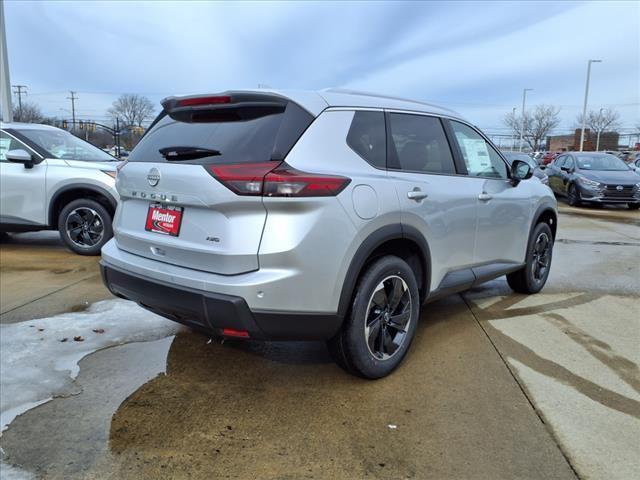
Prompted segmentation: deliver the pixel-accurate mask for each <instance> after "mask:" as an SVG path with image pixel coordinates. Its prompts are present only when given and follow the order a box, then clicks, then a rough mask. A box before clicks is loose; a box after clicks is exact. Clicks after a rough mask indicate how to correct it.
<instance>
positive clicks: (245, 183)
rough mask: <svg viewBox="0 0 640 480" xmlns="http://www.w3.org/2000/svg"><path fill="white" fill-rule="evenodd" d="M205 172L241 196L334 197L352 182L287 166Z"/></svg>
mask: <svg viewBox="0 0 640 480" xmlns="http://www.w3.org/2000/svg"><path fill="white" fill-rule="evenodd" d="M205 168H206V169H207V170H208V171H209V172H210V173H211V174H212V175H213V176H214V177H215V178H216V179H217V180H219V181H220V182H221V183H222V184H223V185H224V186H226V187H227V188H228V189H229V190H231V191H233V192H235V193H237V194H238V195H255V196H258V195H261V196H264V197H331V196H335V195H337V194H339V193H340V192H341V191H342V190H344V188H345V187H346V186H347V185H349V182H350V181H351V179H349V178H346V177H340V176H337V175H321V174H317V173H306V172H301V171H299V170H296V169H294V168H292V167H290V166H289V165H287V164H286V163H284V162H282V163H278V162H266V163H238V164H233V165H207V166H205Z"/></svg>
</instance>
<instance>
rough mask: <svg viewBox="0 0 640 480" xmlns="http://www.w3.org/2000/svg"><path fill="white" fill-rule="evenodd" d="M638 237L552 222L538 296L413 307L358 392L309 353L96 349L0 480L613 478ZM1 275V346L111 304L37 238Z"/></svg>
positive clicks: (117, 344) (489, 291) (2, 441)
mask: <svg viewBox="0 0 640 480" xmlns="http://www.w3.org/2000/svg"><path fill="white" fill-rule="evenodd" d="M639 227H640V214H638V212H631V211H627V210H623V209H582V208H581V209H574V208H568V207H566V206H562V207H561V217H560V219H559V231H558V238H557V242H556V246H555V250H554V260H553V265H552V269H551V275H550V277H549V281H548V283H547V286H546V287H545V289H544V290H543V292H542V293H540V294H538V295H535V296H531V297H527V296H524V295H518V294H514V293H513V292H512V291H511V290H510V289H509V288H508V286H507V284H506V282H505V280H504V279H498V280H495V281H493V282H490V283H488V284H486V285H484V286H482V287H480V288H476V289H474V290H472V291H469V292H466V293H465V294H463V295H455V296H452V297H450V298H447V299H444V300H442V301H439V302H436V303H433V304H430V305H428V306H427V307H425V308H424V309H423V312H422V316H421V321H420V325H419V329H418V332H417V337H416V339H415V341H414V344H413V346H412V350H411V352H410V354H409V356H408V358H407V360H406V361H405V363H404V364H403V366H402V367H401V368H400V369H399V370H398V371H397V372H395V373H394V374H393V375H391V376H390V377H388V378H385V379H382V380H379V381H375V382H370V381H364V380H359V379H356V378H353V377H351V376H349V375H347V374H345V373H344V372H343V371H342V370H340V369H339V368H338V367H337V366H335V365H334V364H333V363H332V361H331V360H330V358H329V356H328V354H327V352H326V350H325V347H324V345H323V344H316V343H266V344H252V343H239V342H226V343H224V344H218V343H215V342H212V343H209V342H208V339H207V338H205V337H203V336H201V335H199V334H196V333H193V332H190V331H188V330H186V329H182V328H181V329H180V330H179V331H178V333H177V334H176V335H175V337H174V336H173V334H172V335H170V336H168V337H166V338H162V335H159V336H156V337H154V338H145V337H144V332H143V333H142V334H141V335H142V336H139V337H136V339H135V341H124V340H123V341H118V339H114V341H113V343H112V344H110V345H108V348H102V349H99V350H98V351H97V352H96V353H91V354H89V355H87V356H85V357H84V358H83V359H82V360H81V361H80V363H79V365H80V370H79V374H78V376H77V377H76V378H75V381H73V382H70V383H72V385H71V386H69V389H68V390H66V391H65V392H66V393H64V394H61V395H60V396H56V398H54V399H53V400H51V401H49V402H46V403H43V404H41V405H39V406H37V407H36V408H32V409H30V410H28V411H26V413H23V414H22V415H20V416H17V417H16V418H15V419H14V420H13V421H12V422H11V424H10V425H9V427H8V429H6V430H5V431H4V432H3V433H2V437H1V438H0V446H1V447H2V461H3V462H4V463H3V465H2V467H3V468H2V471H3V472H4V473H3V475H5V476H6V478H10V475H14V474H15V475H19V474H24V473H25V472H27V473H30V474H35V475H36V476H37V477H43V478H171V477H173V478H240V479H244V478H268V479H286V478H291V479H300V478H345V479H353V478H380V479H387V478H388V479H400V478H402V479H404V478H418V479H423V478H438V479H441V478H447V479H448V478H460V479H463V478H464V479H469V478H478V479H502V478H505V479H507V478H509V479H512V478H567V479H570V478H612V479H613V478H619V479H627V478H632V477H633V476H634V475H637V468H638V458H640V444H639V443H638V441H637V440H638V438H640V368H639V364H640V347H639V345H640V301H639V300H640V228H639ZM0 274H1V275H0V295H1V296H0V304H1V312H0V323H1V324H2V328H3V330H0V332H5V335H6V332H8V330H6V328H9V327H12V326H13V327H16V328H17V327H18V326H21V325H23V326H24V327H25V328H26V327H29V325H30V324H33V325H34V326H38V325H40V323H38V322H40V321H39V320H35V319H41V318H43V317H53V316H55V315H58V314H65V315H67V316H69V315H71V314H75V315H85V314H86V315H89V314H90V310H89V313H86V309H87V308H89V309H90V308H91V307H90V305H92V304H94V303H95V302H98V301H101V300H106V299H109V298H111V296H110V294H109V292H107V291H106V290H105V289H104V288H103V287H102V285H101V283H100V278H99V272H98V269H97V259H96V258H87V257H80V256H76V255H74V254H71V253H69V252H67V251H66V250H65V249H64V248H63V247H62V245H61V244H60V243H59V241H58V240H57V237H56V235H55V234H53V233H37V234H21V235H15V236H12V237H10V238H9V239H4V240H3V242H2V244H1V245H0ZM128 311H129V310H127V312H128ZM131 311H133V312H136V310H131ZM140 312H141V311H140ZM136 315H137V314H133V315H131V316H129V317H128V318H127V319H126V320H127V321H129V322H131V324H132V325H134V327H133V328H135V324H136V320H137V316H136ZM56 318H66V317H64V315H62V316H60V317H55V318H54V319H50V320H47V322H49V323H47V325H53V324H55V322H56V320H55V319H56ZM74 318H75V317H74ZM91 318H93V317H91ZM97 318H101V317H97ZM42 325H44V323H42ZM97 326H99V325H97ZM47 328H49V327H47ZM32 330H36V329H32ZM37 330H40V329H37ZM42 330H43V331H42V332H40V335H41V336H42V337H43V342H45V341H46V336H47V334H48V332H49V330H46V329H44V328H43V329H42ZM56 341H57V340H56ZM70 343H73V342H67V343H65V345H68V344H70ZM78 345H80V344H79V343H78ZM4 364H5V360H4V358H3V365H4ZM6 373H7V372H4V374H6ZM9 465H13V466H15V468H14V467H9ZM16 478H18V477H16Z"/></svg>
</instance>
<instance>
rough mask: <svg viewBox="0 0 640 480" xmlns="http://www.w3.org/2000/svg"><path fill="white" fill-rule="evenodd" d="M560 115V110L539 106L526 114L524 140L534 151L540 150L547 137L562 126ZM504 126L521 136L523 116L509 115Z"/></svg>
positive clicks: (505, 118)
mask: <svg viewBox="0 0 640 480" xmlns="http://www.w3.org/2000/svg"><path fill="white" fill-rule="evenodd" d="M559 113H560V108H558V107H554V106H553V105H538V106H536V108H534V109H533V111H532V112H525V114H524V131H523V135H522V138H523V139H524V140H525V141H526V142H527V144H528V145H529V147H531V149H532V150H534V151H538V150H540V149H541V148H542V145H543V142H545V141H546V138H547V135H549V133H550V132H551V130H553V129H554V128H556V127H557V126H558V125H560V119H559V118H558V114H559ZM504 124H505V125H506V126H507V127H509V128H510V129H511V130H512V132H513V134H514V135H515V136H520V131H521V130H522V126H523V121H522V116H519V115H517V114H516V113H515V112H511V113H508V114H507V115H505V117H504Z"/></svg>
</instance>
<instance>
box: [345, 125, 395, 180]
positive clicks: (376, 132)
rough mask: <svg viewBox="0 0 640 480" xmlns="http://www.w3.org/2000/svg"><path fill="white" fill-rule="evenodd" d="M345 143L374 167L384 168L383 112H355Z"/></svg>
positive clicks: (385, 147)
mask: <svg viewBox="0 0 640 480" xmlns="http://www.w3.org/2000/svg"><path fill="white" fill-rule="evenodd" d="M347 145H349V147H351V149H352V150H353V151H355V152H356V153H357V154H358V155H360V156H361V157H362V158H364V159H365V160H366V161H367V162H368V163H370V164H371V165H373V166H374V167H378V168H385V167H386V163H387V142H386V139H385V130H384V113H382V112H356V113H355V115H354V116H353V120H352V122H351V128H349V133H348V134H347Z"/></svg>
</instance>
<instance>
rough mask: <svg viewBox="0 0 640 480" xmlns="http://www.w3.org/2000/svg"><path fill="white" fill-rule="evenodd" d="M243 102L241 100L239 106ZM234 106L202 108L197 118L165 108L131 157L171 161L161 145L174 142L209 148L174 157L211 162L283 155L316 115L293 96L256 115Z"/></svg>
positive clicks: (249, 160) (188, 161) (133, 159)
mask: <svg viewBox="0 0 640 480" xmlns="http://www.w3.org/2000/svg"><path fill="white" fill-rule="evenodd" d="M242 108H243V107H242V106H241V105H239V106H238V110H239V111H240V110H241V109H242ZM232 110H233V109H226V110H225V112H224V115H222V114H220V113H217V112H215V111H212V112H213V113H212V114H210V115H205V114H202V113H200V114H199V116H198V117H197V120H193V119H191V120H190V121H181V120H180V119H178V118H172V117H171V116H169V115H168V114H166V113H164V112H163V113H162V114H160V116H159V118H158V119H156V121H155V122H154V124H153V126H152V128H151V129H150V130H149V131H148V132H147V134H146V135H145V136H144V137H143V138H142V140H141V141H140V143H139V144H138V145H137V146H136V147H135V148H134V149H133V151H132V152H131V154H130V155H129V161H130V162H160V163H161V162H166V161H167V160H166V158H165V156H164V155H163V154H162V153H161V150H163V151H164V152H165V153H166V151H167V149H170V148H171V147H184V148H189V149H201V150H203V151H208V153H209V154H208V155H206V156H203V155H202V153H201V152H200V153H199V154H198V155H196V156H197V157H198V158H194V159H189V158H185V159H184V160H183V159H180V160H174V161H173V163H186V164H198V165H206V164H212V163H215V164H221V163H255V162H268V161H270V160H283V159H284V157H285V156H286V154H287V153H288V152H289V150H290V149H291V148H292V147H293V145H294V144H295V143H296V141H297V140H298V138H299V137H300V135H302V132H304V130H305V129H306V128H307V127H308V126H309V125H310V124H311V122H312V121H313V118H314V117H313V116H312V115H311V114H310V113H308V112H307V111H305V110H303V109H302V108H301V107H299V106H298V105H296V104H295V103H293V102H289V103H288V104H287V105H286V108H285V107H284V106H283V107H282V108H279V109H273V108H272V109H264V111H263V112H262V113H257V114H255V113H254V114H251V115H246V114H239V115H234V114H233V112H232ZM193 118H195V115H194V116H193Z"/></svg>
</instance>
